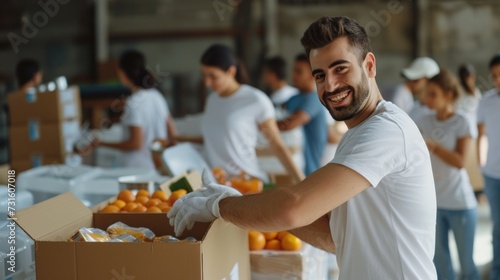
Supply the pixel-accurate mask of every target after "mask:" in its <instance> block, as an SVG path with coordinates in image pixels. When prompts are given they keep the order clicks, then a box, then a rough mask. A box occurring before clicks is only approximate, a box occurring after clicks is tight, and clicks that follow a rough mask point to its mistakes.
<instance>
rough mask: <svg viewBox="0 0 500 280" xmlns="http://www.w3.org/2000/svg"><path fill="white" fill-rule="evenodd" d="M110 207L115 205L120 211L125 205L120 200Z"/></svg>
mask: <svg viewBox="0 0 500 280" xmlns="http://www.w3.org/2000/svg"><path fill="white" fill-rule="evenodd" d="M111 205H115V206H116V207H118V208H120V209H122V208H123V207H125V205H127V203H126V202H125V201H123V200H121V199H118V200H115V201H114V202H113V203H111Z"/></svg>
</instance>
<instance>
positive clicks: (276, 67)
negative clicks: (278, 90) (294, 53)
mask: <svg viewBox="0 0 500 280" xmlns="http://www.w3.org/2000/svg"><path fill="white" fill-rule="evenodd" d="M264 67H265V68H266V69H267V70H269V71H271V72H272V73H274V75H276V78H278V79H279V80H285V79H286V61H285V60H284V59H283V57H281V56H273V57H271V58H269V59H267V60H266V61H265V62H264Z"/></svg>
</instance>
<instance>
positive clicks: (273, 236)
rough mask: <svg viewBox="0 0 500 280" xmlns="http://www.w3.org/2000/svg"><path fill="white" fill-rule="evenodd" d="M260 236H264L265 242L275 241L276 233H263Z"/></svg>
mask: <svg viewBox="0 0 500 280" xmlns="http://www.w3.org/2000/svg"><path fill="white" fill-rule="evenodd" d="M262 234H264V236H265V237H266V240H271V239H275V238H276V236H278V233H277V232H263V233H262Z"/></svg>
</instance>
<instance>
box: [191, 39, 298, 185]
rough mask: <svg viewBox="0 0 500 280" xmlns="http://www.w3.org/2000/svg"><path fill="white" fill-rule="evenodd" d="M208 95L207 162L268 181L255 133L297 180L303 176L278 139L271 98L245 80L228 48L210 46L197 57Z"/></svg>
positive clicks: (204, 123)
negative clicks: (265, 142)
mask: <svg viewBox="0 0 500 280" xmlns="http://www.w3.org/2000/svg"><path fill="white" fill-rule="evenodd" d="M201 72H202V75H203V81H204V83H205V86H207V87H208V88H209V89H210V90H211V91H212V93H211V94H210V95H209V96H208V99H207V102H206V105H205V112H204V117H203V120H202V135H203V141H204V146H205V150H206V154H207V157H208V161H209V162H210V165H211V166H212V167H220V168H223V169H224V170H225V171H226V172H227V173H228V174H229V175H238V174H240V173H241V172H242V171H244V172H245V173H246V174H248V175H250V176H253V177H256V178H259V179H261V180H264V181H266V182H267V181H268V178H267V175H266V174H265V173H264V172H263V171H262V170H261V169H260V168H259V166H258V163H257V155H256V151H255V147H256V146H257V138H258V135H259V131H260V132H262V133H263V134H264V135H265V137H266V138H267V140H268V141H269V143H270V147H271V149H272V150H273V151H274V153H275V154H276V156H277V157H278V158H279V159H280V161H281V163H282V164H283V166H284V167H285V168H286V170H287V171H288V172H289V173H290V174H291V175H292V176H293V178H294V179H295V180H296V181H301V180H302V179H303V178H304V175H303V173H302V172H301V171H300V170H299V169H298V168H297V167H296V166H295V164H294V163H293V160H292V157H291V154H290V152H289V151H288V150H287V148H286V146H285V145H284V144H283V141H282V139H281V137H280V134H279V130H278V127H277V123H276V120H275V112H274V107H273V104H272V103H271V100H270V99H269V97H267V95H266V94H265V93H263V92H262V91H260V90H258V89H256V88H254V87H251V86H249V85H246V84H243V82H244V73H243V70H242V68H241V67H239V63H238V60H237V58H236V57H235V55H234V54H233V52H232V50H231V49H230V48H228V47H227V46H224V45H218V44H216V45H212V46H211V47H209V48H208V49H207V50H206V51H205V53H204V54H203V55H202V58H201Z"/></svg>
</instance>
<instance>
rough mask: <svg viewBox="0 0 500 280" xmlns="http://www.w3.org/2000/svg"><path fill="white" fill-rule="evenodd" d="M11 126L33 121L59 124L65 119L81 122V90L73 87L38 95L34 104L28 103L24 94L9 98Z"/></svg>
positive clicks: (18, 93)
mask: <svg viewBox="0 0 500 280" xmlns="http://www.w3.org/2000/svg"><path fill="white" fill-rule="evenodd" d="M7 99H8V104H9V115H10V122H11V125H26V123H27V122H28V121H29V120H31V119H38V120H40V121H41V122H49V123H50V122H59V121H62V120H64V119H76V120H78V121H80V120H81V101H80V90H79V88H78V87H77V86H71V87H69V88H68V89H66V90H63V91H59V90H55V91H51V92H43V93H37V95H36V100H35V101H34V102H31V103H29V102H27V101H26V94H25V93H24V92H20V91H17V92H14V93H10V94H9V95H8V96H7Z"/></svg>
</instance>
